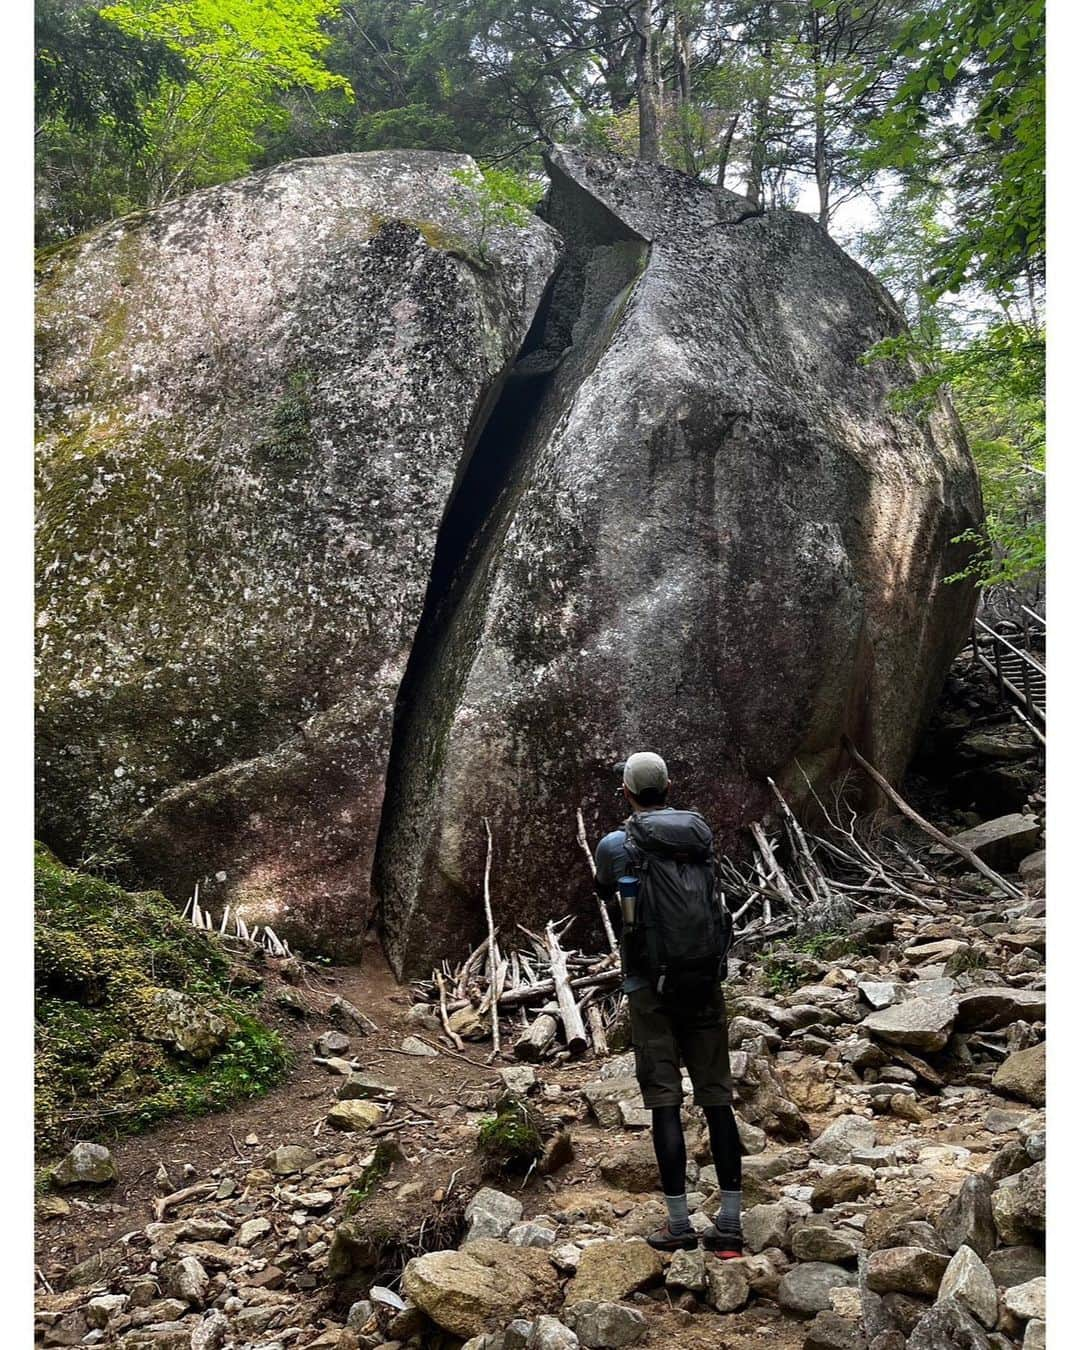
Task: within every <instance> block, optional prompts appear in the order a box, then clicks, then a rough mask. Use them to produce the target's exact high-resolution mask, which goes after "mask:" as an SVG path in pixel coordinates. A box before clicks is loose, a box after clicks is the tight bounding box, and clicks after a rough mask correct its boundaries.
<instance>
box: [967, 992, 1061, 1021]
mask: <svg viewBox="0 0 1080 1350" xmlns="http://www.w3.org/2000/svg"><path fill="white" fill-rule="evenodd" d="M956 1002H957V1006H958V1008H959V1011H958V1012H957V1015H956V1029H957V1031H973V1030H976V1029H978V1030H980V1031H996V1030H997V1029H998V1028H999V1027H1007V1026H1008V1025H1009V1023H1010V1022H1017V1021H1025V1022H1043V1021H1045V1020H1046V991H1045V990H1044V989H1013V988H1010V986H1009V985H990V986H988V987H986V988H980V989H969V990H968V991H967V993H965V994H960V995H959V996H958V998H957V1000H956Z"/></svg>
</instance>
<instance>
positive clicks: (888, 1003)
mask: <svg viewBox="0 0 1080 1350" xmlns="http://www.w3.org/2000/svg"><path fill="white" fill-rule="evenodd" d="M856 988H857V989H858V991H859V993H860V994H861V995H862V996H863V998H864V999H866V1001H867V1003H869V1004H870V1006H871V1008H875V1009H880V1008H891V1007H892V1005H893V1004H894V1003H895V1002H896V1000H897V997H898V995H897V988H896V985H895V984H894V983H893V982H892V981H891V980H860V981H859V983H858V985H857V986H856Z"/></svg>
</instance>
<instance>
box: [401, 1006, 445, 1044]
mask: <svg viewBox="0 0 1080 1350" xmlns="http://www.w3.org/2000/svg"><path fill="white" fill-rule="evenodd" d="M405 1021H406V1022H407V1023H408V1025H409V1026H411V1027H415V1028H416V1029H417V1030H418V1031H426V1032H428V1033H429V1034H431V1035H435V1036H437V1035H438V1034H439V1032H440V1031H442V1023H441V1022H440V1021H439V1018H438V1015H437V1014H436V1013H435V1012H434V1011H433V1010H432V1007H431V1004H430V1003H414V1004H413V1005H412V1007H411V1008H410V1009H409V1011H408V1012H407V1013H406V1014H405Z"/></svg>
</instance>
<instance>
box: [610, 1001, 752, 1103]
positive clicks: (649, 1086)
mask: <svg viewBox="0 0 1080 1350" xmlns="http://www.w3.org/2000/svg"><path fill="white" fill-rule="evenodd" d="M626 998H627V1002H628V1003H629V1004H630V1030H631V1034H632V1036H633V1039H634V1067H635V1069H636V1071H637V1080H638V1083H639V1084H640V1086H641V1095H642V1098H643V1099H644V1102H645V1105H646V1106H648V1107H653V1106H679V1105H681V1103H682V1099H683V1092H682V1071H681V1069H680V1068H679V1061H680V1059H681V1060H682V1063H683V1064H685V1065H686V1072H687V1073H688V1074H689V1075H690V1081H691V1083H693V1085H694V1103H695V1105H697V1106H730V1105H731V1102H732V1090H733V1086H734V1085H733V1083H732V1078H731V1062H730V1060H729V1058H728V1029H727V1013H726V1012H725V1010H724V991H723V987H722V986H721V984H720V983H719V982H717V984H716V987H715V989H714V990H713V993H712V996H711V998H710V999H709V1002H708V1003H706V1004H705V1005H704V1006H703V1007H701V1008H697V1009H686V1008H678V1007H673V1006H671V1005H669V1004H667V1003H664V1002H663V1001H662V1000H661V999H660V997H659V995H658V994H657V993H656V990H655V989H653V988H652V987H651V986H650V987H649V988H647V989H635V990H634V991H633V992H632V993H630V994H627V996H626Z"/></svg>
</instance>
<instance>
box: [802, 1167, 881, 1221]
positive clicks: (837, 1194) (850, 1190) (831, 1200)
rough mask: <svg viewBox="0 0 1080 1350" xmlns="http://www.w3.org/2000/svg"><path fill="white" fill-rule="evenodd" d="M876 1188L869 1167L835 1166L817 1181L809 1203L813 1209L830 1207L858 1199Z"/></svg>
mask: <svg viewBox="0 0 1080 1350" xmlns="http://www.w3.org/2000/svg"><path fill="white" fill-rule="evenodd" d="M875 1190H877V1182H876V1180H875V1179H874V1172H873V1169H872V1168H870V1167H859V1166H851V1167H837V1168H836V1169H835V1170H834V1171H832V1172H830V1173H829V1174H828V1175H826V1176H823V1177H822V1178H821V1180H820V1181H818V1182H817V1183H816V1184H815V1186H814V1188H813V1190H812V1192H811V1193H810V1204H811V1206H812V1208H813V1209H814V1210H815V1211H818V1212H820V1211H821V1210H823V1209H832V1207H833V1206H834V1205H842V1204H846V1203H847V1202H848V1201H849V1200H860V1199H862V1197H863V1196H865V1195H872V1194H873V1193H874V1191H875Z"/></svg>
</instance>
